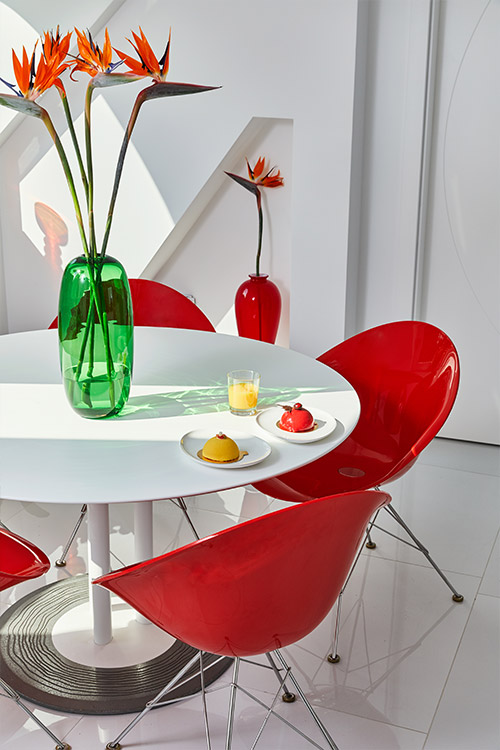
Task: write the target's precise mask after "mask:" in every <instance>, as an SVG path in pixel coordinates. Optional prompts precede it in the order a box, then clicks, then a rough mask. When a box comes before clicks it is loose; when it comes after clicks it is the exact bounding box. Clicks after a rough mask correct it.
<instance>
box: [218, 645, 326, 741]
mask: <svg viewBox="0 0 500 750" xmlns="http://www.w3.org/2000/svg"><path fill="white" fill-rule="evenodd" d="M272 654H273V656H274V658H275V659H276V660H277V661H279V662H280V663H281V666H282V669H283V671H284V676H283V677H280V685H279V687H278V690H277V691H276V693H275V695H274V698H273V701H272V703H271V705H270V706H268V705H266V704H265V703H264V702H263V701H261V700H260V699H259V698H257V697H256V696H255V695H252V694H251V693H250V692H249V691H248V690H246V689H245V688H244V687H242V686H241V685H239V684H238V674H239V666H240V661H241V660H240V658H239V657H237V658H236V659H235V663H234V668H233V680H232V683H231V694H230V701H229V712H228V724H227V732H226V746H225V750H231V746H232V736H233V724H234V713H235V702H236V692H237V690H240V691H241V692H242V693H244V694H245V695H246V696H248V697H249V698H251V699H252V700H253V701H254V702H255V703H257V704H258V705H260V706H262V707H263V708H265V709H266V715H265V717H264V720H263V722H262V724H261V726H260V728H259V731H258V732H257V736H256V737H255V740H254V741H253V743H252V745H251V748H250V750H254V748H255V747H256V745H257V743H258V741H259V740H260V737H261V736H262V732H263V731H264V728H265V726H266V724H267V722H268V720H269V718H270V716H271V715H273V716H274V717H275V718H277V719H280V721H282V722H283V723H284V724H286V725H287V726H288V727H290V729H293V730H294V732H296V733H297V734H299V735H300V736H301V737H303V739H305V740H306V741H307V742H309V744H311V745H313V746H314V747H316V748H319V750H322V746H321V745H318V743H317V742H315V741H314V740H313V739H312V738H311V737H309V736H308V735H306V734H304V732H302V731H301V730H300V729H299V728H298V727H296V726H295V725H294V724H292V723H291V722H289V721H288V720H287V719H285V717H284V716H281V715H280V714H278V713H276V711H275V710H274V707H275V705H276V702H277V700H278V698H279V695H280V693H281V691H282V690H283V689H284V685H285V680H287V679H288V678H290V680H291V681H292V683H293V685H294V687H295V689H296V690H297V693H298V694H299V695H300V697H301V698H302V701H303V702H304V705H305V706H306V708H307V710H308V711H309V713H310V715H311V716H312V718H313V719H314V721H315V723H316V725H317V727H318V728H319V730H320V731H321V733H322V735H323V737H324V739H325V740H326V743H327V746H328V747H329V748H332V750H338V746H337V745H336V744H335V742H334V741H333V739H332V737H331V735H330V733H329V732H328V730H327V728H326V727H325V725H324V724H323V722H322V721H321V719H320V718H319V716H318V715H317V713H316V712H315V710H314V708H313V707H312V705H311V703H310V702H309V700H308V699H307V697H306V695H305V693H304V691H303V690H302V688H301V687H300V685H299V683H298V682H297V680H296V679H295V676H294V674H293V672H292V670H291V668H290V667H289V666H288V664H287V663H286V661H285V659H284V658H283V655H282V654H281V652H280V651H273V652H272ZM266 656H268V657H271V654H266ZM270 663H271V664H272V665H273V668H276V667H275V662H274V660H273V658H272V657H271V658H270ZM260 666H262V665H260Z"/></svg>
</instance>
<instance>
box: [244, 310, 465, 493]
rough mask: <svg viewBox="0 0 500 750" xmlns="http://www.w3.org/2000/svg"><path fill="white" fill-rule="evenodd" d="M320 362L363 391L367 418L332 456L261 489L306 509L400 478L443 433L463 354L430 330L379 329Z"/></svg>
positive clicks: (405, 325) (401, 325)
mask: <svg viewBox="0 0 500 750" xmlns="http://www.w3.org/2000/svg"><path fill="white" fill-rule="evenodd" d="M318 360H319V361H320V362H323V363H324V364H326V365H328V366H329V367H332V368H333V369H334V370H336V371H337V372H339V373H340V374H341V375H343V376H344V377H345V378H346V379H347V380H348V381H349V382H350V383H351V385H352V386H353V387H354V388H355V389H356V392H357V394H358V396H359V399H360V402H361V414H360V418H359V421H358V424H357V425H356V427H355V429H354V430H353V432H352V433H351V434H350V435H349V436H348V437H347V439H346V440H344V442H343V443H341V444H340V445H339V446H338V447H337V448H336V449H335V450H334V451H332V452H331V453H329V454H327V455H326V456H323V458H320V459H318V460H317V461H314V462H313V463H310V464H307V466H304V467H303V468H301V469H296V470H294V471H291V472H288V473H287V474H282V475H281V476H279V477H274V478H272V479H269V480H265V481H263V482H259V483H257V484H256V485H255V487H256V488H257V489H259V490H260V491H261V492H264V493H265V494H269V495H271V496H273V497H277V498H280V499H281V500H287V501H290V502H303V501H304V500H309V499H310V498H311V497H320V496H322V495H326V494H329V493H332V492H346V491H350V490H363V489H368V488H370V487H376V486H378V485H380V484H383V483H385V482H389V481H392V480H394V479H396V478H398V477H399V476H401V475H402V474H403V473H404V472H405V471H407V470H408V469H409V468H410V467H411V466H412V464H413V463H414V462H415V461H416V459H417V456H418V455H419V453H420V452H421V451H422V450H423V449H424V448H425V446H426V445H427V444H428V443H429V442H430V441H431V440H432V438H433V437H435V435H436V434H437V433H438V431H439V430H440V429H441V427H442V426H443V424H444V422H445V421H446V418H447V417H448V414H449V413H450V411H451V409H452V407H453V404H454V401H455V398H456V395H457V390H458V382H459V373H460V368H459V361H458V354H457V351H456V349H455V347H454V345H453V342H452V341H451V340H450V339H449V338H448V336H447V335H446V334H445V333H443V331H441V330H440V329H439V328H436V327H435V326H433V325H430V324H429V323H422V322H419V321H398V322H395V323H387V324H385V325H381V326H377V327H376V328H371V329H369V330H367V331H364V332H363V333H359V334H357V335H356V336H353V337H352V338H349V339H347V340H346V341H344V342H342V343H341V344H338V345H337V346H334V347H333V348H332V349H330V350H329V351H327V352H325V353H324V354H322V355H321V356H320V357H318ZM348 470H350V471H351V473H348Z"/></svg>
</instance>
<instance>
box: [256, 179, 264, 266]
mask: <svg viewBox="0 0 500 750" xmlns="http://www.w3.org/2000/svg"><path fill="white" fill-rule="evenodd" d="M255 197H256V198H257V210H258V212H259V241H258V243H257V259H256V262H255V273H256V274H257V276H260V253H261V251H262V230H263V227H264V219H263V216H262V195H261V193H260V190H259V189H257V191H256V193H255Z"/></svg>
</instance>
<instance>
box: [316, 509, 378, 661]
mask: <svg viewBox="0 0 500 750" xmlns="http://www.w3.org/2000/svg"><path fill="white" fill-rule="evenodd" d="M379 511H380V509H379V510H377V512H376V513H375V515H374V516H373V518H372V520H371V521H370V523H369V524H368V527H367V529H366V534H365V538H364V540H363V542H362V543H361V544H360V546H359V549H358V551H357V553H356V557H355V558H354V561H353V563H352V565H351V569H350V571H349V574H348V576H347V578H346V579H345V582H344V585H343V586H342V588H341V589H340V593H339V595H338V597H337V611H336V615H335V628H334V631H333V642H332V650H331V653H329V654H328V656H327V657H326V658H327V660H328V661H329V662H330V664H338V663H339V661H340V656H339V652H338V645H339V634H340V615H341V611H342V595H343V593H344V591H345V590H346V586H347V584H348V583H349V581H350V580H351V576H352V574H353V572H354V568H355V567H356V563H357V562H358V560H359V557H360V555H361V552H362V551H363V545H365V544H366V546H368V544H369V543H370V544H373V542H372V541H371V537H370V531H371V529H372V527H373V525H374V524H375V520H376V518H377V516H378V514H379ZM373 547H376V545H375V544H373Z"/></svg>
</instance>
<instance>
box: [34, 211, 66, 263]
mask: <svg viewBox="0 0 500 750" xmlns="http://www.w3.org/2000/svg"><path fill="white" fill-rule="evenodd" d="M35 217H36V221H37V224H38V226H39V227H40V229H41V230H42V232H43V249H44V250H45V259H46V261H47V262H48V263H50V265H51V266H52V268H54V269H55V270H58V271H62V270H63V263H62V253H61V247H65V245H67V244H68V227H67V225H66V223H65V221H64V219H63V218H62V217H61V216H60V215H59V214H58V213H57V211H54V209H53V208H51V207H50V206H47V204H46V203H40V202H39V201H37V202H36V203H35Z"/></svg>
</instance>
